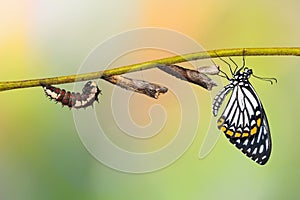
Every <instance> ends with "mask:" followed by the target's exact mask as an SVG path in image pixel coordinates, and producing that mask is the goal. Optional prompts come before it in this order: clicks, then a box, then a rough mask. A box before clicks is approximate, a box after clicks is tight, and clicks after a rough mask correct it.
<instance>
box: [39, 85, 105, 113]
mask: <svg viewBox="0 0 300 200" xmlns="http://www.w3.org/2000/svg"><path fill="white" fill-rule="evenodd" d="M41 85H42V87H43V89H44V91H45V93H46V95H47V96H48V97H50V99H51V100H52V99H54V100H55V101H56V102H60V103H61V104H62V105H63V106H69V108H70V109H71V108H73V107H74V108H77V109H79V108H86V107H88V106H93V103H94V101H97V102H99V101H98V95H99V94H101V90H100V89H99V88H98V86H97V84H96V82H95V81H88V82H87V83H86V84H85V85H84V87H83V88H82V93H81V94H80V93H79V92H77V93H75V92H70V91H66V90H64V89H60V88H57V87H54V86H52V85H47V84H43V83H42V84H41Z"/></svg>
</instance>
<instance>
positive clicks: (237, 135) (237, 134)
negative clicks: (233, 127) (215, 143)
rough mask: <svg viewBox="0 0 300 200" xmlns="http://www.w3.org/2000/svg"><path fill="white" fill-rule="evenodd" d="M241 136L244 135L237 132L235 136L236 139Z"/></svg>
mask: <svg viewBox="0 0 300 200" xmlns="http://www.w3.org/2000/svg"><path fill="white" fill-rule="evenodd" d="M241 135H242V134H241V133H239V132H236V133H235V135H234V137H241Z"/></svg>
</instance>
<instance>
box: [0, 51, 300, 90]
mask: <svg viewBox="0 0 300 200" xmlns="http://www.w3.org/2000/svg"><path fill="white" fill-rule="evenodd" d="M243 55H245V56H300V47H277V48H236V49H218V50H210V51H202V52H197V53H190V54H185V55H179V56H173V57H168V58H163V59H159V60H152V61H148V62H143V63H138V64H133V65H128V66H123V67H119V68H114V69H109V70H105V71H98V72H92V73H86V74H76V75H69V76H59V77H52V78H42V79H31V80H20V81H6V82H0V91H5V90H11V89H17V88H28V87H36V86H41V83H44V84H49V85H55V84H63V83H72V82H78V81H86V80H92V79H98V78H103V77H107V76H112V75H120V74H125V73H129V72H135V71H141V70H145V69H150V68H154V67H157V66H159V65H161V64H164V65H172V64H177V63H182V62H187V61H193V60H199V59H207V58H215V57H227V56H243Z"/></svg>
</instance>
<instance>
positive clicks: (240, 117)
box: [213, 57, 277, 165]
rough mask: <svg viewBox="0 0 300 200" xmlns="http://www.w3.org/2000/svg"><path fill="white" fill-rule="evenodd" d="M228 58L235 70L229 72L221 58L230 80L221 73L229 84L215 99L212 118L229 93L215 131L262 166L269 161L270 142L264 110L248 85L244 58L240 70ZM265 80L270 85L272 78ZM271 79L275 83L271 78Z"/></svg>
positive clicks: (248, 76) (247, 73) (250, 72)
mask: <svg viewBox="0 0 300 200" xmlns="http://www.w3.org/2000/svg"><path fill="white" fill-rule="evenodd" d="M220 59H221V58H220ZM229 59H230V60H231V61H232V62H233V63H234V64H235V66H236V68H235V70H234V71H232V69H231V66H230V64H229V63H228V62H226V61H225V60H223V59H221V60H222V61H224V62H225V63H226V64H227V65H228V66H229V68H230V71H231V74H232V78H229V77H228V76H227V75H226V74H225V73H224V72H222V71H221V72H222V73H223V74H225V76H223V77H226V78H227V79H228V80H229V84H228V85H226V86H225V87H224V88H223V89H222V90H221V91H220V92H219V93H218V94H217V95H216V97H215V98H214V100H213V115H214V116H217V114H218V111H219V109H220V106H221V104H222V102H223V101H224V99H225V97H226V95H228V94H229V92H232V93H231V96H230V98H229V101H228V103H227V105H226V107H225V109H224V111H223V113H222V114H221V116H220V118H219V120H218V121H217V126H218V129H220V130H221V131H222V132H224V133H225V135H226V137H227V138H228V139H229V141H230V142H231V143H232V144H234V145H235V146H236V147H237V148H238V149H240V150H241V151H242V152H243V153H244V154H246V155H247V156H248V157H250V158H251V159H252V160H254V161H255V162H257V163H258V164H260V165H264V164H266V162H267V161H268V160H269V158H270V154H271V149H272V142H271V135H270V128H269V124H268V119H267V116H266V113H265V110H264V108H263V105H262V103H261V101H260V100H259V97H258V95H257V94H256V92H255V90H254V88H253V86H252V85H251V83H250V82H249V78H250V76H251V75H253V72H252V70H251V69H248V68H247V67H245V59H244V57H243V66H242V67H240V68H239V69H238V66H237V64H236V63H235V62H234V61H233V60H232V59H231V58H229ZM253 76H254V75H253ZM258 78H259V77H258ZM265 80H268V81H270V82H271V83H272V81H271V79H265ZM273 80H275V81H277V80H276V79H274V78H273Z"/></svg>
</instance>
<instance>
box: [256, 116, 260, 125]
mask: <svg viewBox="0 0 300 200" xmlns="http://www.w3.org/2000/svg"><path fill="white" fill-rule="evenodd" d="M256 124H257V126H258V127H260V125H261V118H258V119H257V120H256Z"/></svg>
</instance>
